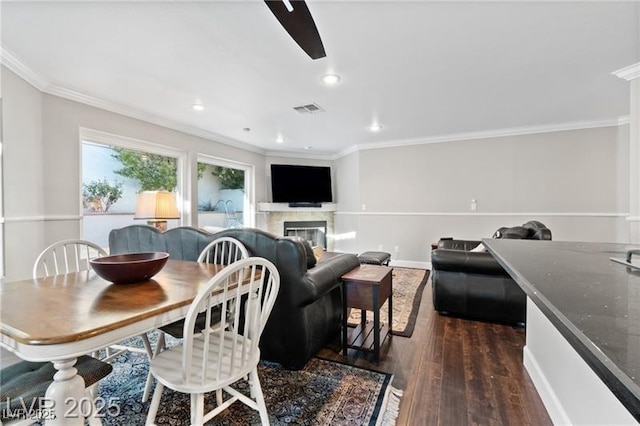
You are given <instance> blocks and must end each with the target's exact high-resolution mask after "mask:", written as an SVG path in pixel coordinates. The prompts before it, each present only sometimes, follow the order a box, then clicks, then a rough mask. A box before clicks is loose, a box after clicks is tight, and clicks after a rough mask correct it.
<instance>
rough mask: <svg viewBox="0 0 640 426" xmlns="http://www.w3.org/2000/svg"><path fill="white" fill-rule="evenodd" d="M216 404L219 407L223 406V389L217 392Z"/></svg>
mask: <svg viewBox="0 0 640 426" xmlns="http://www.w3.org/2000/svg"><path fill="white" fill-rule="evenodd" d="M216 402H217V403H218V407H219V406H221V405H222V402H223V401H222V389H218V390H217V391H216Z"/></svg>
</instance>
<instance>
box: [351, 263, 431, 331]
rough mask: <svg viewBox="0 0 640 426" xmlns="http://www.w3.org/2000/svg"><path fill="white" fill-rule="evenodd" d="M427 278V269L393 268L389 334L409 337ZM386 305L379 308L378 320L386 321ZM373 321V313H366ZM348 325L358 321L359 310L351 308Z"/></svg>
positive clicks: (414, 323)
mask: <svg viewBox="0 0 640 426" xmlns="http://www.w3.org/2000/svg"><path fill="white" fill-rule="evenodd" d="M428 279H429V270H425V269H414V268H396V267H394V268H393V325H392V326H391V334H393V335H394V336H402V337H411V335H412V334H413V329H414V327H415V325H416V317H417V316H418V309H420V301H421V300H422V292H423V291H424V287H425V286H426V285H427V281H428ZM388 312H389V309H388V305H387V303H385V304H384V305H382V308H380V320H381V321H383V322H386V319H387V318H388V315H389V314H388ZM369 318H370V319H371V320H372V321H373V314H372V313H367V319H369ZM348 322H349V325H353V326H355V325H356V324H358V323H359V322H360V310H359V309H351V313H350V314H349V320H348Z"/></svg>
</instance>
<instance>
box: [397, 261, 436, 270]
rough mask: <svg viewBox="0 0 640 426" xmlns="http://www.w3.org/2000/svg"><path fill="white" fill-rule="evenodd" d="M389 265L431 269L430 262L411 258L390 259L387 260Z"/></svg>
mask: <svg viewBox="0 0 640 426" xmlns="http://www.w3.org/2000/svg"><path fill="white" fill-rule="evenodd" d="M389 266H396V267H398V268H416V269H429V270H431V262H418V261H413V260H392V261H391V262H389Z"/></svg>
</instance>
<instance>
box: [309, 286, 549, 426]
mask: <svg viewBox="0 0 640 426" xmlns="http://www.w3.org/2000/svg"><path fill="white" fill-rule="evenodd" d="M524 343H525V331H524V329H522V328H514V327H510V326H505V325H498V324H489V323H483V322H478V321H469V320H463V319H458V318H452V317H444V316H440V315H438V314H437V313H436V312H435V311H434V310H433V305H432V303H431V284H430V282H429V284H428V285H427V288H426V289H425V292H424V294H423V297H422V303H421V306H420V312H419V314H418V320H417V323H416V328H415V331H414V333H413V336H412V337H411V338H405V337H399V336H395V337H393V339H391V343H390V344H386V343H385V346H384V347H383V356H384V358H383V360H382V361H381V362H380V364H379V365H376V364H375V363H373V362H372V361H370V359H371V357H370V355H369V354H362V353H361V352H359V351H355V350H354V351H351V350H350V352H349V356H348V357H347V358H345V357H343V356H342V355H341V353H340V342H339V341H336V342H334V343H332V344H331V345H329V346H328V347H327V348H325V349H323V350H322V351H321V352H320V353H319V354H318V355H319V356H320V357H322V358H327V359H333V360H336V361H340V362H346V363H349V364H353V365H357V366H360V367H365V368H370V369H374V370H378V371H384V372H387V373H392V374H394V379H393V385H394V386H395V387H397V388H399V389H402V390H403V392H404V395H403V396H402V399H401V404H400V414H399V417H398V425H447V426H449V425H456V426H460V425H516V424H517V425H551V424H552V422H551V419H550V418H549V416H548V415H547V412H546V410H545V408H544V406H543V405H542V401H541V400H540V397H539V396H538V394H537V392H536V390H535V388H534V386H533V383H532V382H531V380H530V378H529V376H528V374H527V372H526V370H525V368H524V366H523V365H522V348H523V347H524Z"/></svg>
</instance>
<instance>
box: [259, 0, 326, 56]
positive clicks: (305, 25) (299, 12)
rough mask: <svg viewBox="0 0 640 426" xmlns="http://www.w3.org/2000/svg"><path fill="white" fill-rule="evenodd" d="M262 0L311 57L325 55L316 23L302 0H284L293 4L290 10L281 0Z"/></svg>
mask: <svg viewBox="0 0 640 426" xmlns="http://www.w3.org/2000/svg"><path fill="white" fill-rule="evenodd" d="M264 2H265V3H266V4H267V6H268V7H269V9H270V10H271V12H272V13H273V14H274V15H275V17H276V18H277V19H278V21H279V22H280V24H281V25H282V26H283V27H284V29H285V30H287V32H288V33H289V35H290V36H291V37H292V38H293V40H294V41H295V42H296V43H298V46H300V47H301V48H302V50H304V51H305V52H306V54H307V55H309V56H310V57H311V59H319V58H324V57H325V56H327V54H326V53H325V51H324V46H323V45H322V39H321V38H320V33H319V32H318V28H316V23H315V22H314V21H313V17H312V16H311V12H309V8H308V7H307V4H306V3H305V2H304V0H291V1H286V3H288V4H290V5H291V6H293V10H292V11H289V10H288V9H287V4H285V1H283V0H264Z"/></svg>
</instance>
